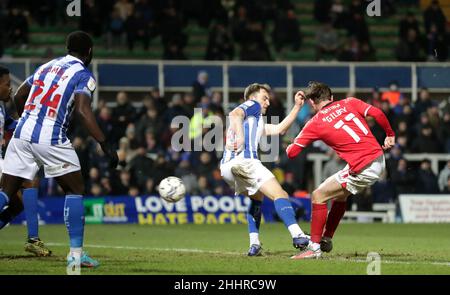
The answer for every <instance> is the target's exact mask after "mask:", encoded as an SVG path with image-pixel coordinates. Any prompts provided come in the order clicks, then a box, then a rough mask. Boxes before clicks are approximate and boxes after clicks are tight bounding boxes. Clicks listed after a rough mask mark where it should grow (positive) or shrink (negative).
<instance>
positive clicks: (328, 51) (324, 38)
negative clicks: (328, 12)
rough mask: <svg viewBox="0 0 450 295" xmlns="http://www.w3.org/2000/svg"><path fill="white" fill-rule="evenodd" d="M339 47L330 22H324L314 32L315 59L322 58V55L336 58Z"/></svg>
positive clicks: (336, 35)
mask: <svg viewBox="0 0 450 295" xmlns="http://www.w3.org/2000/svg"><path fill="white" fill-rule="evenodd" d="M338 49H339V36H338V33H337V32H336V30H335V29H333V27H332V26H331V23H330V22H326V23H324V24H323V25H322V26H321V28H320V29H319V30H318V31H317V33H316V60H322V59H323V57H324V55H328V56H331V57H332V58H336V54H337V52H338Z"/></svg>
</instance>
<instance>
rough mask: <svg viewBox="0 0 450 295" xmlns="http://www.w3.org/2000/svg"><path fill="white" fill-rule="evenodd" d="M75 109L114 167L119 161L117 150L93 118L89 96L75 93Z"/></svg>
mask: <svg viewBox="0 0 450 295" xmlns="http://www.w3.org/2000/svg"><path fill="white" fill-rule="evenodd" d="M75 111H76V113H77V114H78V115H79V116H80V118H81V121H82V122H83V124H84V127H86V129H87V130H88V131H89V133H90V135H91V136H92V137H93V138H94V139H95V140H96V141H97V142H98V143H99V144H100V146H101V148H102V150H103V152H104V153H105V154H106V156H108V158H109V160H110V167H111V168H116V167H117V164H118V162H119V160H118V157H117V152H116V151H115V150H113V149H112V147H111V146H110V145H109V144H108V142H107V141H106V137H105V135H104V134H103V132H102V130H101V129H100V127H99V126H98V124H97V121H96V120H95V116H94V113H93V112H92V109H91V98H90V97H89V96H87V95H86V94H83V93H76V94H75Z"/></svg>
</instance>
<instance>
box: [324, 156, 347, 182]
mask: <svg viewBox="0 0 450 295" xmlns="http://www.w3.org/2000/svg"><path fill="white" fill-rule="evenodd" d="M329 154H330V160H328V161H327V162H326V163H325V165H324V166H323V171H322V181H324V180H325V179H327V178H328V177H330V176H332V175H334V174H336V172H338V171H339V170H341V169H343V168H344V167H345V165H346V164H347V163H345V161H343V160H342V159H341V158H340V157H339V156H338V155H337V154H336V152H334V151H333V150H331V152H330V153H329Z"/></svg>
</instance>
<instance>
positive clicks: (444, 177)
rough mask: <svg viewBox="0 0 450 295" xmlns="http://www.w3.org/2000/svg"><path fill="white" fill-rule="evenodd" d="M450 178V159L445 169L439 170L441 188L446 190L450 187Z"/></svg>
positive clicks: (442, 190)
mask: <svg viewBox="0 0 450 295" xmlns="http://www.w3.org/2000/svg"><path fill="white" fill-rule="evenodd" d="M449 179H450V160H448V161H447V165H445V167H444V169H442V170H441V172H439V179H438V184H439V190H440V191H441V192H444V191H445V189H446V188H449V186H448V182H449Z"/></svg>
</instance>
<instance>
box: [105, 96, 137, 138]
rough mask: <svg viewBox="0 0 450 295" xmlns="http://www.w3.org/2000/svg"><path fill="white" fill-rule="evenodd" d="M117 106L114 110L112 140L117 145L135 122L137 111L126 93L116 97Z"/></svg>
mask: <svg viewBox="0 0 450 295" xmlns="http://www.w3.org/2000/svg"><path fill="white" fill-rule="evenodd" d="M116 102H117V105H116V106H115V107H114V108H113V109H112V120H113V126H114V128H113V130H112V135H111V140H113V142H115V143H116V144H117V143H118V142H119V140H120V139H121V138H122V137H123V136H124V135H125V130H126V129H127V127H128V124H130V123H132V122H134V120H135V118H136V110H135V109H134V107H133V106H132V105H131V103H130V102H129V100H128V95H127V93H126V92H123V91H120V92H118V93H117V95H116Z"/></svg>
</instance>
